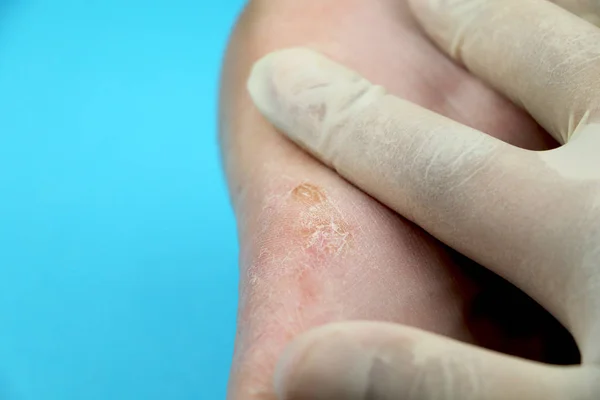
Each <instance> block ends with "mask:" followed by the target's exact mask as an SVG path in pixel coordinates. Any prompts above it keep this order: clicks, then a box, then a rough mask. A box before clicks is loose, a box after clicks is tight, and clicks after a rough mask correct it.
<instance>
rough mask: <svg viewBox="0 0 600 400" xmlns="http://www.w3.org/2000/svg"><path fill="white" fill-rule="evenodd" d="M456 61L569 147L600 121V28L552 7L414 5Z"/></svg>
mask: <svg viewBox="0 0 600 400" xmlns="http://www.w3.org/2000/svg"><path fill="white" fill-rule="evenodd" d="M410 3H411V5H412V7H413V9H414V13H415V15H416V16H417V19H419V21H420V22H421V24H422V25H423V27H424V28H425V30H426V31H427V32H428V34H429V35H430V36H431V37H432V38H433V39H434V40H435V41H436V42H437V43H438V44H439V45H440V46H441V47H442V49H444V50H445V51H446V52H448V53H449V54H450V55H451V56H452V57H454V58H455V59H457V60H459V61H460V62H462V63H463V64H464V65H465V66H466V67H467V68H468V69H469V70H470V71H472V72H473V73H475V74H476V75H478V76H480V77H481V78H483V79H484V80H486V81H488V82H489V83H490V84H492V85H493V86H494V87H496V88H497V89H498V90H500V91H501V92H503V93H505V94H506V95H507V96H508V97H510V98H511V99H512V100H513V101H514V102H515V103H517V104H519V105H521V106H522V107H524V108H525V109H526V110H527V111H528V112H529V113H530V114H531V115H532V116H533V117H534V118H535V119H536V120H537V121H538V122H539V123H540V124H541V125H542V126H543V127H544V128H546V130H547V131H548V132H549V133H551V134H552V135H553V136H554V137H555V138H556V139H557V140H559V141H560V142H562V143H565V142H567V141H568V140H569V138H570V137H571V136H572V135H573V133H574V132H575V131H576V130H577V128H578V126H580V124H585V123H586V122H588V121H589V120H595V119H598V118H599V114H600V79H598V77H599V76H600V62H598V60H599V59H600V29H598V28H597V27H596V26H593V25H591V24H589V23H586V22H585V21H582V20H581V19H580V18H578V17H576V16H575V15H573V14H571V13H569V12H567V11H565V10H564V9H562V8H560V7H558V6H556V5H555V4H552V3H551V2H550V1H547V0H528V1H523V0H446V1H429V0H411V1H410Z"/></svg>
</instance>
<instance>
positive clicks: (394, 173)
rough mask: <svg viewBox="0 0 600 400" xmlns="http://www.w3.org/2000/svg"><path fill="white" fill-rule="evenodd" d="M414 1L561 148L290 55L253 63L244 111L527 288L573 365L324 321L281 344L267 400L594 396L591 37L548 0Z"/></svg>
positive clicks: (599, 311)
mask: <svg viewBox="0 0 600 400" xmlns="http://www.w3.org/2000/svg"><path fill="white" fill-rule="evenodd" d="M413 5H414V7H415V12H416V14H417V16H418V18H419V19H420V21H421V23H422V24H423V25H424V27H425V29H426V30H427V32H428V33H429V34H430V35H431V37H432V38H434V40H435V41H436V42H437V43H438V44H439V45H440V47H441V48H442V49H444V50H445V51H446V52H448V53H449V54H450V55H451V56H453V57H454V58H456V59H457V60H458V61H461V62H463V63H464V65H465V66H466V67H467V68H468V69H469V70H470V71H472V72H473V73H474V74H476V75H478V76H480V77H481V78H483V79H484V80H486V81H488V82H489V83H490V84H492V85H493V86H495V87H496V88H497V89H498V90H500V91H502V92H503V93H505V94H506V95H507V96H508V97H510V98H511V99H513V100H514V101H515V102H517V103H518V104H519V105H521V106H522V107H524V108H525V109H526V110H527V111H529V112H530V113H531V114H532V116H533V117H534V118H535V119H536V120H537V121H538V122H539V123H540V124H541V125H542V126H544V127H545V128H546V129H547V130H548V131H549V132H550V133H551V134H552V135H553V136H554V137H555V138H557V139H558V140H559V141H561V142H563V143H566V145H565V146H563V147H561V148H559V149H557V150H552V151H547V152H534V151H526V150H522V149H519V148H516V147H513V146H511V145H508V144H506V143H504V142H501V141H499V140H497V139H495V138H493V137H491V136H488V135H487V134H485V133H483V132H480V131H477V130H474V129H471V128H468V127H466V126H464V125H461V124H459V123H456V122H454V121H452V120H449V119H447V118H445V117H443V116H441V115H438V114H435V113H433V112H431V111H428V110H426V109H424V108H421V107H419V106H417V105H415V104H413V103H410V102H408V101H405V100H402V99H399V98H397V97H393V96H390V95H386V94H385V91H384V90H383V89H382V88H381V87H378V86H374V85H372V84H371V83H369V82H367V81H366V80H365V79H363V78H361V77H360V76H359V75H357V74H356V73H354V72H352V71H351V70H348V69H346V68H345V67H343V66H340V65H338V64H336V63H334V62H332V61H329V60H328V59H326V58H324V57H322V56H320V55H318V54H317V53H314V52H312V51H308V50H302V49H296V50H288V51H281V52H278V53H274V54H272V55H270V56H268V57H266V58H265V59H263V60H262V61H260V62H259V63H258V64H257V65H256V66H255V68H254V71H253V74H252V76H251V79H250V81H249V89H250V93H251V95H252V97H253V99H254V101H255V104H256V105H257V106H258V108H259V109H260V110H261V111H262V112H263V114H264V115H265V116H266V117H267V118H268V119H269V120H270V121H272V123H273V124H275V125H276V126H277V127H278V128H279V129H280V130H281V131H283V132H285V133H286V134H287V135H288V136H289V137H290V138H291V139H293V140H294V141H296V142H297V143H298V144H300V145H301V146H303V147H304V148H306V149H307V150H309V151H310V152H311V153H312V154H313V155H314V156H316V157H317V158H319V159H321V160H322V161H324V162H325V163H327V164H328V165H330V166H332V167H333V168H335V169H336V170H337V171H338V172H339V173H340V174H341V175H342V176H344V177H345V178H346V179H348V180H350V181H351V182H353V183H354V184H355V185H357V186H358V187H360V188H362V189H363V190H365V191H366V192H368V193H369V194H371V195H372V196H374V197H376V198H377V199H379V200H380V201H382V202H383V203H385V204H386V205H388V206H389V207H391V208H393V209H394V210H396V211H397V212H398V213H400V214H401V215H403V216H405V217H407V218H409V219H411V220H412V221H414V222H416V223H417V224H419V225H420V226H422V227H423V228H425V229H426V230H427V231H428V232H430V233H432V234H433V235H434V236H435V237H437V238H438V239H440V240H441V241H443V242H445V243H447V244H449V245H450V246H452V247H453V248H455V249H457V250H459V251H460V252H462V253H464V254H466V255H468V256H469V257H471V258H472V259H474V260H476V261H478V262H480V263H481V264H482V265H484V266H486V267H487V268H489V269H490V270H492V271H494V272H495V273H497V274H499V275H501V276H503V277H505V278H506V279H508V280H509V281H511V282H513V283H514V284H515V285H517V286H518V287H520V288H521V289H523V290H524V291H525V292H526V293H528V294H529V295H531V296H532V297H533V298H534V299H536V300H537V301H538V302H539V303H540V304H541V305H542V306H544V307H545V308H546V309H547V310H549V311H550V312H551V313H552V314H553V315H555V316H556V317H557V318H558V319H559V320H560V321H561V322H562V323H563V324H564V325H565V326H566V327H567V328H568V329H569V330H570V331H571V333H572V334H573V335H574V337H575V339H576V341H577V343H578V345H579V347H580V350H581V353H582V359H583V365H582V366H579V367H562V368H559V367H555V366H549V365H544V364H540V363H534V362H530V361H525V360H522V359H517V358H512V357H508V356H505V355H501V354H498V353H494V352H490V351H487V350H483V349H480V348H477V347H475V346H471V345H466V344H462V343H459V342H456V341H453V340H450V339H447V338H444V337H441V336H437V335H433V334H429V333H426V332H424V331H421V330H417V329H412V328H408V327H405V326H401V325H391V324H390V325H386V324H373V323H354V324H345V325H334V326H329V327H326V328H321V329H319V330H316V331H313V332H311V333H309V334H308V335H306V336H304V337H303V338H301V339H299V340H298V341H297V342H296V343H295V344H294V345H293V346H292V347H291V348H290V349H289V350H288V352H287V354H286V357H284V359H283V361H282V362H281V364H280V367H279V370H278V377H277V381H276V382H277V387H278V392H279V395H280V398H282V399H304V398H307V399H366V398H369V399H392V398H393V399H403V398H411V399H598V398H600V369H599V364H600V289H599V287H600V228H599V227H600V124H599V123H598V122H600V121H599V118H600V116H599V114H600V29H598V28H597V27H595V26H593V25H591V24H589V23H587V22H585V21H584V20H583V19H580V18H578V17H576V16H574V15H572V14H569V13H567V12H566V11H564V10H563V9H561V8H559V7H557V6H555V5H553V4H551V3H550V2H548V1H546V0H527V1H523V0H477V1H475V0H472V1H465V0H462V1H458V0H457V1H449V0H447V1H435V2H434V1H431V2H426V1H417V0H414V1H413Z"/></svg>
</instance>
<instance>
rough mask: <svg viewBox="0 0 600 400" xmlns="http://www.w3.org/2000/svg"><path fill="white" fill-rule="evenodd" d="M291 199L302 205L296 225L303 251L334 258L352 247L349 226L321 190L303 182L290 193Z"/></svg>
mask: <svg viewBox="0 0 600 400" xmlns="http://www.w3.org/2000/svg"><path fill="white" fill-rule="evenodd" d="M291 197H292V199H294V201H297V202H299V203H301V204H302V206H303V210H302V211H301V212H300V215H299V219H298V222H297V224H298V229H299V232H300V236H301V237H302V238H303V240H304V244H303V245H304V249H305V250H309V251H313V252H314V253H315V254H316V255H317V256H319V255H336V256H337V255H340V254H341V253H342V252H343V251H344V250H346V249H347V248H348V247H349V246H350V245H351V242H352V239H353V236H352V234H351V228H350V225H349V223H348V222H347V221H346V220H345V219H344V217H343V215H342V213H341V212H340V210H339V209H338V208H337V207H335V205H334V204H333V202H332V201H331V200H330V199H329V197H328V196H327V194H326V192H325V190H324V189H323V188H321V187H319V186H316V185H313V184H311V183H306V182H305V183H302V184H300V185H298V186H296V187H295V188H294V189H293V190H292V192H291Z"/></svg>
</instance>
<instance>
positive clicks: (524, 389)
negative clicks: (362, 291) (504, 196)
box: [275, 322, 600, 400]
mask: <svg viewBox="0 0 600 400" xmlns="http://www.w3.org/2000/svg"><path fill="white" fill-rule="evenodd" d="M275 388H276V392H277V394H278V398H279V400H321V399H322V400H326V399H337V400H366V399H369V400H384V399H385V400H391V399H395V400H402V399H419V400H434V399H457V400H458V399H460V400H468V399H472V400H480V399H486V400H514V399H528V400H558V399H561V400H562V399H578V400H588V399H589V400H592V399H597V398H598V396H599V395H600V374H599V371H598V370H595V369H592V368H590V369H584V368H580V367H562V368H559V367H556V366H550V365H544V364H538V363H534V362H529V361H525V360H522V359H518V358H513V357H510V356H506V355H502V354H500V353H494V352H491V351H487V350H483V349H480V348H477V347H474V346H471V345H467V344H463V343H461V342H458V341H454V340H451V339H448V338H445V337H442V336H438V335H434V334H431V333H427V332H425V331H421V330H418V329H414V328H409V327H406V326H402V325H393V324H385V323H371V322H353V323H345V324H336V325H329V326H325V327H322V328H318V329H316V330H313V331H311V332H309V333H307V334H305V335H303V336H301V337H300V338H298V339H296V341H295V342H294V343H293V344H292V345H291V346H290V347H289V348H288V349H287V350H286V352H285V353H284V355H283V357H282V358H281V360H280V362H279V365H278V367H277V372H276V374H275Z"/></svg>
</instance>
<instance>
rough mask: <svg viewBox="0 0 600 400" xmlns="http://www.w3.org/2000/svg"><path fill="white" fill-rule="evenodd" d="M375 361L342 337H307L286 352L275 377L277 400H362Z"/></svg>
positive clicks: (337, 334)
mask: <svg viewBox="0 0 600 400" xmlns="http://www.w3.org/2000/svg"><path fill="white" fill-rule="evenodd" d="M374 360H375V357H374V355H373V354H372V352H371V351H369V349H366V348H364V346H363V345H361V344H360V343H358V342H356V341H355V340H353V339H352V338H350V337H348V336H347V335H345V334H344V333H335V332H327V333H326V334H323V335H318V334H317V335H310V334H309V335H308V336H306V337H303V338H301V339H299V340H297V341H296V342H295V343H293V344H292V345H291V346H289V347H288V348H287V350H286V351H285V352H284V354H283V356H282V357H281V359H280V360H279V363H278V365H277V369H276V372H275V377H274V385H275V392H276V394H277V398H278V399H279V400H304V399H311V400H321V399H323V400H325V399H338V398H339V399H345V400H354V399H357V400H359V399H365V398H367V397H366V396H368V392H369V387H370V383H371V382H370V380H371V378H372V377H371V374H372V371H373V368H372V367H373V364H374Z"/></svg>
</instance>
